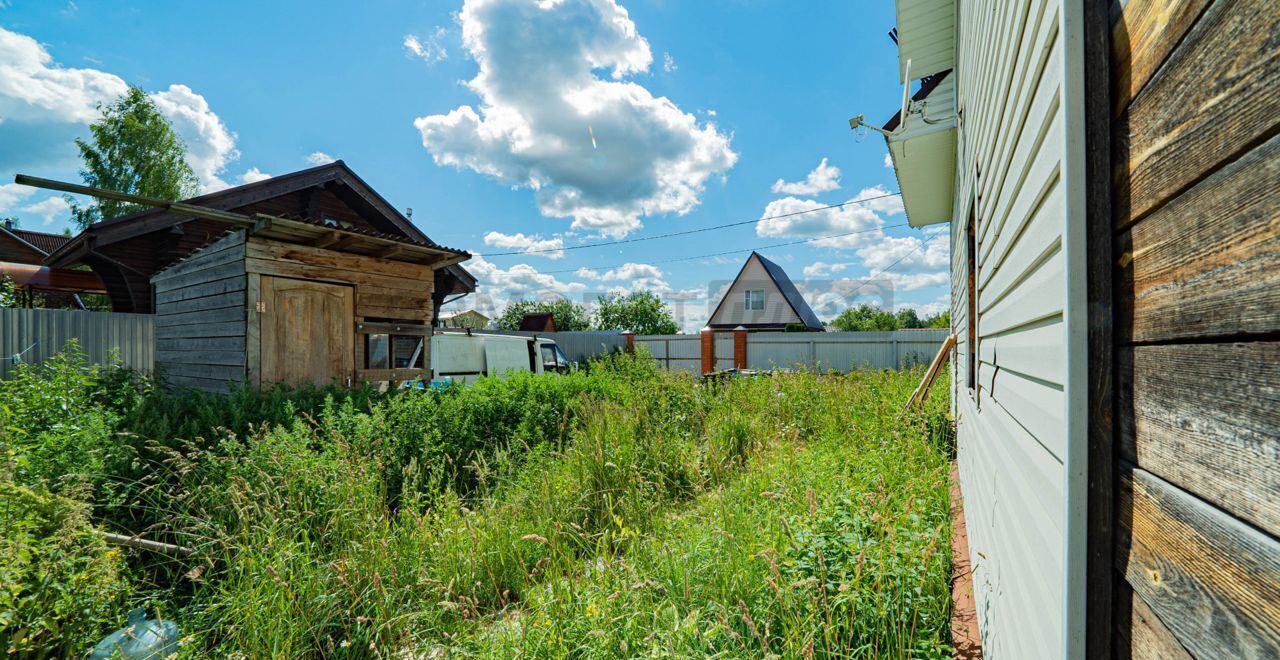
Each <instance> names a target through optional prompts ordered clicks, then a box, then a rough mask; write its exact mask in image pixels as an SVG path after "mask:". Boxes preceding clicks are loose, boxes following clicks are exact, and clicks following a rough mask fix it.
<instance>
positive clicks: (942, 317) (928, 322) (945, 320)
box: [924, 309, 951, 329]
mask: <svg viewBox="0 0 1280 660" xmlns="http://www.w3.org/2000/svg"><path fill="white" fill-rule="evenodd" d="M924 327H926V328H943V329H949V328H951V310H949V309H948V310H947V311H945V312H942V313H941V314H934V315H933V316H930V317H928V318H926V319H925V320H924Z"/></svg>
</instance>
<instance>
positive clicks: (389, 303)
mask: <svg viewBox="0 0 1280 660" xmlns="http://www.w3.org/2000/svg"><path fill="white" fill-rule="evenodd" d="M245 271H246V272H247V273H248V280H249V290H250V292H251V295H250V297H251V298H252V297H253V296H254V292H261V290H262V278H263V277H286V278H296V279H302V280H310V281H314V282H328V283H333V284H347V285H351V286H352V287H354V289H355V315H354V318H353V319H352V320H351V325H350V328H351V332H352V333H354V334H355V336H354V338H353V340H352V341H353V345H354V348H355V359H354V364H355V373H354V374H352V377H353V379H354V380H355V382H360V381H363V380H368V381H384V380H388V381H395V380H403V379H408V378H414V377H417V376H420V375H422V373H423V370H421V369H378V370H373V369H365V368H364V365H365V355H364V351H365V343H364V335H363V334H361V333H359V332H358V331H357V330H358V327H357V326H362V325H367V324H368V323H372V324H386V323H391V324H394V323H396V322H400V323H404V324H406V325H407V324H415V325H419V326H422V328H423V329H424V330H427V329H429V328H430V326H431V320H432V317H431V315H432V301H431V293H432V291H433V288H432V287H433V286H434V282H435V276H434V271H433V270H432V268H431V266H427V265H422V264H413V263H406V262H401V261H390V260H387V259H379V258H376V257H367V256H361V255H355V254H345V253H342V252H338V251H335V250H330V249H325V248H320V247H310V246H305V245H293V244H289V243H281V242H278V241H271V240H266V239H261V238H257V237H250V238H249V242H248V245H247V250H246V253H245ZM255 300H256V299H255ZM268 313H269V312H268ZM259 321H260V319H259V318H258V314H257V313H256V312H255V313H254V314H251V315H250V317H249V336H250V339H251V344H254V343H257V345H259V346H260V345H261V344H260V342H261V328H260V327H259ZM405 332H406V334H407V333H409V332H410V330H406V331H405ZM428 332H429V330H428ZM428 336H429V334H428ZM430 350H431V343H430V342H429V341H426V342H424V346H423V364H430V363H431V355H430ZM248 364H249V380H250V382H260V381H265V382H269V381H270V380H271V378H272V375H271V374H266V373H262V374H260V373H259V371H258V369H259V367H260V365H261V364H262V362H261V353H260V349H259V352H257V353H255V351H254V350H253V349H252V348H251V349H250V352H249V363H248Z"/></svg>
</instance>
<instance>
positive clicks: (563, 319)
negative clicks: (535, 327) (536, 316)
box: [497, 298, 588, 332]
mask: <svg viewBox="0 0 1280 660" xmlns="http://www.w3.org/2000/svg"><path fill="white" fill-rule="evenodd" d="M532 312H551V318H552V319H553V320H554V321H555V324H556V330H560V331H564V332H570V331H574V330H586V329H587V327H588V325H587V312H586V310H584V309H583V308H582V305H579V304H576V303H574V302H572V301H570V300H568V299H565V298H556V299H555V300H516V301H514V302H512V303H510V304H509V305H507V308H506V309H505V310H503V311H502V316H499V317H498V320H497V325H498V329H499V330H519V329H520V319H523V318H524V315H525V314H529V313H532Z"/></svg>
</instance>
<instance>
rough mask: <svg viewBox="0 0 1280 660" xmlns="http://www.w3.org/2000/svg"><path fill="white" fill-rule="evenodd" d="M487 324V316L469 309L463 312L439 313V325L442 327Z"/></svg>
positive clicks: (481, 326) (470, 326)
mask: <svg viewBox="0 0 1280 660" xmlns="http://www.w3.org/2000/svg"><path fill="white" fill-rule="evenodd" d="M488 325H489V317H487V316H485V315H484V314H481V313H480V312H477V311H476V310H474V309H469V310H467V311H465V312H458V313H457V314H441V315H440V327H442V328H484V327H487V326H488Z"/></svg>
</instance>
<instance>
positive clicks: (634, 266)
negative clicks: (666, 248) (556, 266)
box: [574, 262, 671, 294]
mask: <svg viewBox="0 0 1280 660" xmlns="http://www.w3.org/2000/svg"><path fill="white" fill-rule="evenodd" d="M574 275H576V276H578V277H580V278H582V279H584V280H592V281H596V282H617V283H618V284H616V285H613V286H611V287H609V288H608V291H609V293H630V292H632V291H652V292H654V293H657V294H666V293H667V292H669V291H671V285H670V284H667V281H666V280H664V279H663V277H662V276H663V273H662V269H661V268H658V267H657V266H654V265H653V264H644V263H634V262H630V263H626V264H623V265H621V266H618V267H617V268H611V269H608V270H605V271H603V272H601V271H598V270H592V269H590V268H579V269H578V271H577V272H576V273H574Z"/></svg>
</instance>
